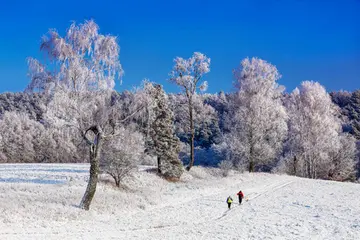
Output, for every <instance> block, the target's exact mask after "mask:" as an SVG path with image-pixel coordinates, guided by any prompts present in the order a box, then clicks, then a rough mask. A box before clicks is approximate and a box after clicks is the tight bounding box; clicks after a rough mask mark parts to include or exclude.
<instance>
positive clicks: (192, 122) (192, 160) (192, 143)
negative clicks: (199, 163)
mask: <svg viewBox="0 0 360 240" xmlns="http://www.w3.org/2000/svg"><path fill="white" fill-rule="evenodd" d="M189 117H190V134H191V136H190V162H189V165H188V166H187V167H186V170H188V171H190V168H192V166H194V161H195V157H194V155H195V151H194V148H195V147H194V139H195V130H194V119H193V105H192V99H191V98H190V99H189Z"/></svg>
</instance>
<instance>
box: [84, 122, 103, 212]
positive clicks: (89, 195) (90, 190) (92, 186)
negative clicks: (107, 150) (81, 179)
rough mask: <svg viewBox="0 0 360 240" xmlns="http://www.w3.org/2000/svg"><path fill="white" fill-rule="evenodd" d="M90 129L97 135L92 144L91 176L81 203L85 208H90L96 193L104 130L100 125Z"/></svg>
mask: <svg viewBox="0 0 360 240" xmlns="http://www.w3.org/2000/svg"><path fill="white" fill-rule="evenodd" d="M89 130H90V131H92V132H93V133H95V135H96V137H95V141H94V143H93V144H92V145H90V178H89V181H88V185H87V188H86V191H85V194H84V196H83V198H82V200H81V203H80V207H81V208H82V209H85V210H89V209H90V204H91V201H92V199H93V197H94V195H95V191H96V185H97V182H98V174H99V162H100V153H101V148H102V132H101V130H100V127H99V126H95V127H92V128H90V129H89ZM89 130H88V131H89ZM85 135H86V134H85ZM85 137H86V136H85Z"/></svg>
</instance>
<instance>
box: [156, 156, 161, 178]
mask: <svg viewBox="0 0 360 240" xmlns="http://www.w3.org/2000/svg"><path fill="white" fill-rule="evenodd" d="M157 163H158V173H160V174H161V159H160V156H157Z"/></svg>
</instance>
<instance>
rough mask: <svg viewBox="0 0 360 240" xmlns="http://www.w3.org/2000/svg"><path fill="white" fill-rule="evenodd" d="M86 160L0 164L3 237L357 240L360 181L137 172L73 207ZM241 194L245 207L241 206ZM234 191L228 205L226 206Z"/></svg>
mask: <svg viewBox="0 0 360 240" xmlns="http://www.w3.org/2000/svg"><path fill="white" fill-rule="evenodd" d="M87 170H88V166H87V165H86V164H84V165H82V164H28V165H27V164H3V165H0V192H1V195H0V198H1V199H0V212H1V221H0V239H62V240H63V239H359V237H360V204H359V199H360V185H359V184H353V183H339V182H330V181H322V180H310V179H302V178H296V177H290V176H280V175H272V174H265V173H256V174H248V173H245V174H232V175H231V176H229V177H227V178H220V177H217V174H218V173H217V172H216V170H208V169H203V168H198V167H194V168H193V169H192V171H191V172H190V173H186V174H185V175H184V176H183V179H182V181H181V182H179V183H168V182H166V181H164V180H162V179H160V178H159V177H157V176H155V175H154V174H152V173H148V172H145V171H139V172H138V173H136V174H135V176H134V179H133V180H128V181H127V182H126V188H125V189H122V190H121V191H119V190H118V189H116V188H114V187H113V186H112V185H111V184H109V183H107V178H105V177H102V179H103V181H102V182H101V184H100V185H99V187H98V190H97V193H96V195H95V199H94V202H93V205H92V208H91V211H89V212H85V211H82V210H80V209H79V208H77V204H78V203H79V202H80V200H81V197H82V194H83V191H84V190H85V187H86V179H87ZM240 189H241V190H242V191H243V192H244V193H245V197H246V198H247V199H248V201H245V202H244V203H243V204H242V205H238V204H237V198H236V196H235V194H236V192H238V191H239V190H240ZM229 195H231V196H232V197H233V198H234V200H235V201H234V204H233V206H232V208H231V209H230V210H228V209H227V204H226V203H225V200H226V198H227V196H229Z"/></svg>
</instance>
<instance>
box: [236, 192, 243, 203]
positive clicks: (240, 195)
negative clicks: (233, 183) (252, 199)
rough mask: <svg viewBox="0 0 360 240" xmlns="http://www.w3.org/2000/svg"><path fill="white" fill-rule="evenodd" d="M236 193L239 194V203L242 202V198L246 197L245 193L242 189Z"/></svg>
mask: <svg viewBox="0 0 360 240" xmlns="http://www.w3.org/2000/svg"><path fill="white" fill-rule="evenodd" d="M236 195H238V196H239V204H241V202H242V199H243V198H244V194H243V192H242V191H241V190H240V191H239V192H238V193H237V194H236Z"/></svg>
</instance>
